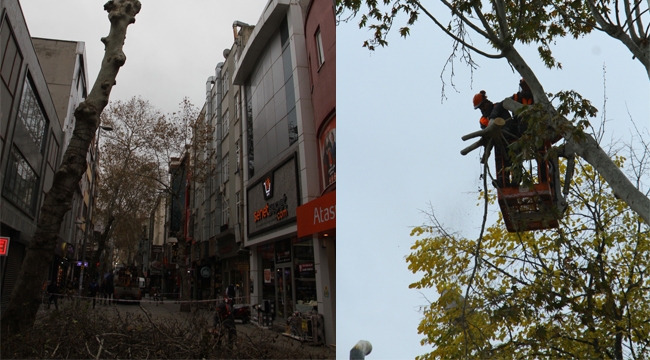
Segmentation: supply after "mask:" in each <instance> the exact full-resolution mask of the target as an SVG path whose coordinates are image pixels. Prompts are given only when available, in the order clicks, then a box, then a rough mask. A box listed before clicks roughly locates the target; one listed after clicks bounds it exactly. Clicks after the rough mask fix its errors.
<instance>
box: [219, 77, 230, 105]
mask: <svg viewBox="0 0 650 360" xmlns="http://www.w3.org/2000/svg"><path fill="white" fill-rule="evenodd" d="M229 88H230V86H229V84H228V70H226V71H224V73H223V77H222V78H221V94H222V96H223V99H225V98H226V93H227V92H228V89H229Z"/></svg>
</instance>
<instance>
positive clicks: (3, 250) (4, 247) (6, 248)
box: [0, 237, 9, 256]
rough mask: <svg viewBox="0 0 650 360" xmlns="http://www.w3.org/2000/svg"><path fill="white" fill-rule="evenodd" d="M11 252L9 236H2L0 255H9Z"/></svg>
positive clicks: (0, 238)
mask: <svg viewBox="0 0 650 360" xmlns="http://www.w3.org/2000/svg"><path fill="white" fill-rule="evenodd" d="M7 253H9V238H8V237H0V256H7Z"/></svg>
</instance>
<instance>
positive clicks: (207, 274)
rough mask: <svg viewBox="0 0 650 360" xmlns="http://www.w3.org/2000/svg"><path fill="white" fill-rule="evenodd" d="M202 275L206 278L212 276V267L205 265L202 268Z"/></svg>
mask: <svg viewBox="0 0 650 360" xmlns="http://www.w3.org/2000/svg"><path fill="white" fill-rule="evenodd" d="M201 276H203V277H204V278H205V279H207V278H209V277H210V268H209V267H207V266H204V267H202V268H201Z"/></svg>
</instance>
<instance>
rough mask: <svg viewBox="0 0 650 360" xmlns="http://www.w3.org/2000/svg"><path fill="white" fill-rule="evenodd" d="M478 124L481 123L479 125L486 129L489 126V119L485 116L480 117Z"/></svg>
mask: <svg viewBox="0 0 650 360" xmlns="http://www.w3.org/2000/svg"><path fill="white" fill-rule="evenodd" d="M479 122H480V123H481V125H483V126H485V127H487V126H488V125H489V124H490V119H488V118H487V117H485V116H481V120H479Z"/></svg>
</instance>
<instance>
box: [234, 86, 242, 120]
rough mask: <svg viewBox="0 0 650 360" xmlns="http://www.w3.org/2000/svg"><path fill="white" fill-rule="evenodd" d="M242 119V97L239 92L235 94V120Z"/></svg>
mask: <svg viewBox="0 0 650 360" xmlns="http://www.w3.org/2000/svg"><path fill="white" fill-rule="evenodd" d="M239 119H241V97H240V95H239V93H236V94H235V122H237V120H239Z"/></svg>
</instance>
